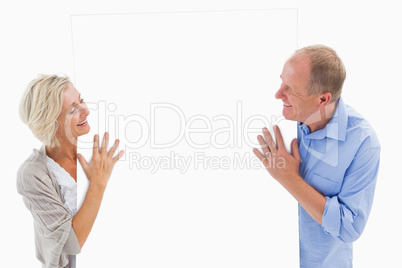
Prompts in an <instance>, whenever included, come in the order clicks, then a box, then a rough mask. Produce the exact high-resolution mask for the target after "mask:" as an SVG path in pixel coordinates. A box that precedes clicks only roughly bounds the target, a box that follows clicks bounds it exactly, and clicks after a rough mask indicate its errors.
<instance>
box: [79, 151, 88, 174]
mask: <svg viewBox="0 0 402 268" xmlns="http://www.w3.org/2000/svg"><path fill="white" fill-rule="evenodd" d="M77 158H78V162H80V164H81V166H82V169H83V170H84V172H86V170H87V168H88V162H87V161H86V160H85V158H84V157H83V156H82V155H81V154H77Z"/></svg>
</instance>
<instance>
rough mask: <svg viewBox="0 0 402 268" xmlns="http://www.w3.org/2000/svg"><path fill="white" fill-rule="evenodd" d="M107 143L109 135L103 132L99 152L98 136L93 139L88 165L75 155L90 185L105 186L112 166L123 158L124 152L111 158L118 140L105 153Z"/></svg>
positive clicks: (83, 159)
mask: <svg viewBox="0 0 402 268" xmlns="http://www.w3.org/2000/svg"><path fill="white" fill-rule="evenodd" d="M108 141H109V133H107V132H105V135H104V136H103V141H102V145H101V148H100V150H99V136H98V135H95V137H94V148H93V155H92V160H91V161H90V163H89V164H88V163H87V161H86V160H85V158H84V157H83V156H82V155H80V154H77V157H78V160H79V162H80V164H81V166H82V169H83V170H84V172H85V175H86V176H87V178H88V180H89V181H90V183H91V184H93V183H94V184H99V185H101V186H106V184H107V182H108V180H109V177H110V174H111V173H112V169H113V166H114V164H116V162H117V161H118V160H119V159H120V158H121V157H122V156H123V154H124V150H121V151H120V152H119V154H118V155H116V156H115V157H113V154H114V153H115V151H116V149H117V147H118V145H119V140H118V139H117V140H116V141H115V142H114V145H113V147H112V148H111V149H110V150H109V152H107V145H108Z"/></svg>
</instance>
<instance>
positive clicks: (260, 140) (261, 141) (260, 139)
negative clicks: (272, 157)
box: [257, 135, 271, 154]
mask: <svg viewBox="0 0 402 268" xmlns="http://www.w3.org/2000/svg"><path fill="white" fill-rule="evenodd" d="M257 140H258V143H259V144H260V145H261V149H262V151H263V152H264V154H268V153H270V152H271V151H270V149H269V147H268V145H267V143H266V142H265V140H264V138H263V137H262V136H261V135H258V136H257Z"/></svg>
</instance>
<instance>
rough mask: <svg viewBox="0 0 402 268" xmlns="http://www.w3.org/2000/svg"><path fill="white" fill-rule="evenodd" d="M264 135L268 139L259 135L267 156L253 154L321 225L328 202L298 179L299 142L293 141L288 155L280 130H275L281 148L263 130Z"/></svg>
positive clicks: (257, 152) (276, 128)
mask: <svg viewBox="0 0 402 268" xmlns="http://www.w3.org/2000/svg"><path fill="white" fill-rule="evenodd" d="M262 132H263V133H264V137H265V139H264V138H263V137H262V136H261V135H259V136H258V141H259V143H260V145H261V148H262V151H263V152H264V154H262V153H261V152H260V151H258V149H255V148H254V150H253V152H254V154H255V155H256V156H257V157H258V158H259V159H260V161H261V162H262V163H263V164H264V166H265V167H266V168H267V170H268V172H269V174H271V176H272V177H273V178H274V179H276V180H277V181H278V182H279V183H280V184H281V185H282V186H283V187H284V188H285V189H286V190H287V191H288V192H289V193H290V194H291V195H292V196H293V197H294V198H295V199H296V200H297V202H299V204H300V205H301V206H302V207H303V208H304V209H305V210H306V211H307V213H308V214H310V216H311V217H312V218H313V219H314V220H316V221H317V222H318V223H319V224H322V214H323V213H324V207H325V203H326V201H327V199H326V198H325V197H324V196H323V195H322V194H320V193H319V192H317V190H315V189H314V188H313V187H311V186H310V185H309V184H308V183H306V182H305V181H304V180H303V178H302V177H300V176H299V164H300V154H299V147H298V146H297V139H294V140H293V141H292V147H291V148H292V152H291V154H289V153H288V152H287V151H286V148H285V144H284V143H283V138H282V135H281V131H280V130H279V127H278V126H274V132H275V137H276V142H277V144H278V146H276V144H275V141H274V140H273V139H272V136H271V134H270V133H269V131H268V129H267V128H263V129H262Z"/></svg>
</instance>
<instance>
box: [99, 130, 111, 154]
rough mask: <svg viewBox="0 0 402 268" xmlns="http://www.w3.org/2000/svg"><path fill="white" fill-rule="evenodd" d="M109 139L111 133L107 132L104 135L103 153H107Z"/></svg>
mask: <svg viewBox="0 0 402 268" xmlns="http://www.w3.org/2000/svg"><path fill="white" fill-rule="evenodd" d="M108 141H109V133H107V132H105V134H104V135H103V140H102V146H101V154H105V153H106V148H107V144H108Z"/></svg>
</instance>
